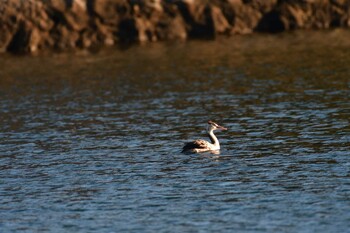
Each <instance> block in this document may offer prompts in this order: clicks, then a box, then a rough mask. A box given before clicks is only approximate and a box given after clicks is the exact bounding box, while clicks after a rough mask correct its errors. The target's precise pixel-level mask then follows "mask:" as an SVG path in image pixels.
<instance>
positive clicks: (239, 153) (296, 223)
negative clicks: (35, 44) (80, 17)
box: [0, 31, 350, 233]
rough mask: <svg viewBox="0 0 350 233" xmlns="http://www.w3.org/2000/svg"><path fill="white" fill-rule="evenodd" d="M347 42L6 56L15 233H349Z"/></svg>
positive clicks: (302, 39)
mask: <svg viewBox="0 0 350 233" xmlns="http://www.w3.org/2000/svg"><path fill="white" fill-rule="evenodd" d="M348 34H349V33H348V32H342V31H334V32H313V33H312V32H300V33H294V34H281V35H274V36H268V35H255V36H252V37H250V36H244V37H234V38H229V39H223V38H221V39H219V40H217V41H215V42H214V41H192V42H188V43H181V42H178V43H171V44H167V43H160V44H148V45H143V46H135V47H132V48H130V49H127V50H125V51H118V50H116V49H110V51H108V50H106V51H100V52H99V53H98V54H84V53H80V54H75V55H73V54H61V55H42V56H37V57H12V56H9V55H1V57H0V66H1V70H0V75H1V77H0V79H1V80H0V111H1V114H0V120H1V126H0V136H1V143H0V229H1V230H0V231H1V232H342V233H343V232H349V228H350V127H349V119H350V66H349V64H350V52H349V51H350V50H349V48H350V43H349V42H347V41H348V40H347V39H346V38H349V35H348ZM209 119H211V120H214V121H217V122H218V123H220V124H222V125H223V126H225V127H228V128H229V131H226V132H220V133H218V134H217V135H218V137H219V139H220V141H221V145H222V150H221V153H220V154H219V155H215V154H210V153H204V154H200V155H183V154H181V153H180V150H181V147H182V145H183V143H184V142H187V141H189V140H193V139H197V138H206V136H205V133H204V128H205V126H206V121H207V120H209Z"/></svg>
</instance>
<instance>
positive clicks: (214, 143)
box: [182, 121, 227, 153]
mask: <svg viewBox="0 0 350 233" xmlns="http://www.w3.org/2000/svg"><path fill="white" fill-rule="evenodd" d="M215 130H227V128H225V127H222V126H220V125H218V124H217V123H215V122H213V121H208V127H207V133H208V136H209V138H210V141H211V142H208V141H205V140H202V139H198V140H195V141H193V142H188V143H185V145H184V147H183V148H182V153H201V152H206V151H218V150H220V143H219V140H218V139H217V137H216V136H215V134H214V131H215Z"/></svg>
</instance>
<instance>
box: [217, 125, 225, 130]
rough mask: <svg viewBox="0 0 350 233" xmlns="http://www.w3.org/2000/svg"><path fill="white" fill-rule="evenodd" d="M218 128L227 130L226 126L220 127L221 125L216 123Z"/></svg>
mask: <svg viewBox="0 0 350 233" xmlns="http://www.w3.org/2000/svg"><path fill="white" fill-rule="evenodd" d="M217 128H218V129H220V130H227V128H225V127H222V126H221V125H218V127H217Z"/></svg>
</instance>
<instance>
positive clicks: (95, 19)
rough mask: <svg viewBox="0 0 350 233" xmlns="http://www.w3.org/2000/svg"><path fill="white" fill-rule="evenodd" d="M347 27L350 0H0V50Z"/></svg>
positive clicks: (17, 50) (30, 49)
mask: <svg viewBox="0 0 350 233" xmlns="http://www.w3.org/2000/svg"><path fill="white" fill-rule="evenodd" d="M335 27H350V4H349V3H348V1H347V0H209V1H208V0H177V1H162V0H147V1H143V0H134V1H128V0H36V1H23V0H4V1H0V31H1V33H0V51H2V52H6V51H8V52H25V53H34V52H37V51H41V50H59V51H61V50H63V51H64V50H72V49H73V50H74V49H89V48H96V47H99V46H104V45H108V46H110V45H115V44H120V45H122V44H124V43H134V42H143V43H145V42H155V41H160V40H177V39H180V40H185V39H191V38H215V37H217V36H219V35H234V34H247V33H253V32H255V31H259V32H272V33H276V32H282V31H286V30H297V29H328V28H335Z"/></svg>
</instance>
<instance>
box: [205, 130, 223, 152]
mask: <svg viewBox="0 0 350 233" xmlns="http://www.w3.org/2000/svg"><path fill="white" fill-rule="evenodd" d="M208 134H209V138H210V140H211V143H212V144H213V145H214V146H215V147H217V148H220V143H219V140H218V138H217V137H216V136H215V134H214V130H209V131H208Z"/></svg>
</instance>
